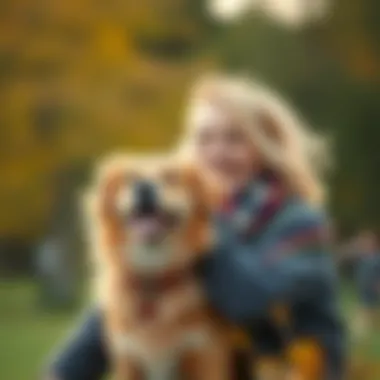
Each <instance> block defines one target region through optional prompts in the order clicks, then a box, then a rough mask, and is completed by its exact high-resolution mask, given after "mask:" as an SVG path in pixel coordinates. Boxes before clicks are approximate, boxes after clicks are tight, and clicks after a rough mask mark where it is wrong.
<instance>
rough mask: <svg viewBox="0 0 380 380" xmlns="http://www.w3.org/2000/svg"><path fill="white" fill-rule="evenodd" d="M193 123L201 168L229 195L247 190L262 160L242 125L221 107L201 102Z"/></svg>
mask: <svg viewBox="0 0 380 380" xmlns="http://www.w3.org/2000/svg"><path fill="white" fill-rule="evenodd" d="M192 123H193V131H192V133H193V135H192V138H193V146H194V155H195V156H196V158H197V160H198V161H199V163H200V165H201V167H202V168H204V169H205V170H207V171H208V173H210V175H212V176H214V177H215V178H216V179H217V180H218V181H219V183H221V184H222V185H223V186H224V187H225V188H226V189H227V190H229V191H232V192H233V191H234V190H236V189H239V188H241V187H244V186H245V185H246V184H247V182H249V181H250V180H251V179H252V176H253V173H254V172H255V171H256V170H257V167H258V166H260V159H259V156H258V152H257V150H256V149H255V147H254V144H253V143H252V138H251V136H249V135H248V133H247V130H246V129H245V128H243V127H242V125H241V121H240V120H238V119H236V118H234V116H233V115H232V113H231V112H228V110H227V109H226V108H223V107H222V106H221V105H218V104H213V103H211V102H206V101H203V102H201V101H199V104H198V105H197V106H195V107H194V110H193V115H192Z"/></svg>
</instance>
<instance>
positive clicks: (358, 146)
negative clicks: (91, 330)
mask: <svg viewBox="0 0 380 380" xmlns="http://www.w3.org/2000/svg"><path fill="white" fill-rule="evenodd" d="M217 68H222V69H224V68H226V69H231V70H234V71H238V72H241V73H251V74H254V75H256V76H258V77H259V78H261V79H262V80H263V81H265V82H267V83H268V84H269V85H272V86H274V87H275V88H277V89H278V90H280V91H281V92H282V93H283V94H284V95H285V96H286V97H288V98H289V99H290V100H291V101H292V102H293V103H294V104H295V105H296V107H297V108H299V109H300V111H301V112H302V114H303V115H304V116H305V118H306V119H307V120H308V121H309V122H310V124H311V125H312V126H314V127H315V128H316V130H318V131H321V132H323V133H325V134H327V135H328V136H329V137H330V138H331V140H332V142H333V153H334V157H335V170H334V171H333V172H332V174H331V176H330V179H329V184H330V209H331V214H332V216H333V221H334V235H335V244H336V248H335V250H336V252H335V254H336V257H337V262H338V264H340V267H341V272H342V290H341V292H342V307H343V310H344V315H345V316H346V317H347V321H348V324H349V325H350V324H351V322H352V320H354V319H355V318H354V315H355V313H356V311H357V309H358V307H359V306H360V297H358V289H357V282H356V280H355V278H356V277H355V273H354V272H355V267H356V265H355V263H356V262H357V257H356V256H357V255H356V253H358V252H360V247H359V245H358V244H359V241H362V242H363V239H362V240H360V239H356V236H357V235H358V233H359V232H360V231H363V230H366V231H371V233H373V234H374V235H376V234H377V233H378V232H380V230H379V227H380V197H379V194H380V179H379V177H378V171H379V168H380V149H379V148H380V2H379V1H378V0H349V1H347V0H335V1H333V0H331V1H329V0H313V1H310V0H230V1H228V0H224V1H223V0H138V1H136V0H75V1H74V0H65V1H62V0H60V1H59V0H2V1H0V183H1V186H0V276H1V281H0V373H1V377H2V378H4V379H11V380H13V379H27V378H28V379H32V378H36V376H37V373H38V371H39V369H40V368H41V365H42V364H43V362H44V360H46V355H47V354H48V353H49V351H50V350H51V348H52V347H53V346H54V345H55V344H56V343H57V342H58V341H59V339H60V338H61V337H62V336H64V335H65V333H66V330H67V328H68V327H69V326H70V325H71V324H72V323H73V318H74V316H75V315H76V314H77V310H78V308H80V306H81V304H82V300H83V298H85V297H84V296H83V293H84V289H85V281H84V278H86V275H85V261H86V252H85V249H84V247H83V244H82V241H81V231H80V215H79V209H78V204H77V203H78V194H79V193H80V190H81V188H82V187H83V186H84V185H85V183H86V180H87V178H88V175H89V173H90V168H91V166H92V163H93V162H94V160H95V159H96V158H98V157H99V156H101V155H103V154H106V153H108V152H110V151H113V150H133V151H137V150H141V151H146V150H150V149H153V150H157V149H161V148H162V149H164V148H166V147H170V146H171V145H172V144H173V143H175V141H176V138H177V136H178V132H179V130H180V127H181V122H182V121H181V118H182V112H183V106H184V103H185V101H186V94H187V91H188V88H189V86H190V85H191V83H192V81H193V80H194V79H195V78H196V77H197V76H198V75H199V74H200V73H203V72H205V71H209V70H213V69H217ZM367 237H368V235H367ZM367 240H368V239H367ZM367 242H368V241H367ZM376 249H377V248H376ZM376 249H375V250H376ZM352 252H353V253H352ZM375 277H376V274H375ZM376 281H377V283H376V284H377V285H376V286H378V289H379V293H380V273H379V271H378V272H377V279H376V278H375V282H376ZM351 351H352V360H351V361H350V365H351V367H352V368H351V370H350V376H351V379H361V380H377V379H379V378H380V360H379V359H380V334H379V332H378V331H377V329H376V328H375V327H372V332H371V334H369V337H368V338H366V339H365V341H364V342H361V343H360V344H353V345H352V348H351Z"/></svg>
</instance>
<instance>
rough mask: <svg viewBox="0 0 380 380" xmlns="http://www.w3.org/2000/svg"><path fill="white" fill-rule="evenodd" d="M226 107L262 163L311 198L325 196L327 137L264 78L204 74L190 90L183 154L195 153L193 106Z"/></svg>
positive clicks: (192, 156)
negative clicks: (312, 127)
mask: <svg viewBox="0 0 380 380" xmlns="http://www.w3.org/2000/svg"><path fill="white" fill-rule="evenodd" d="M205 104H212V105H213V106H216V107H221V108H223V111H224V112H228V113H229V114H230V116H232V117H233V118H234V121H236V123H235V125H237V126H239V127H240V128H245V129H246V131H247V136H249V138H251V139H252V142H253V144H254V146H255V148H256V150H257V151H258V153H259V155H260V156H261V158H262V160H263V162H264V165H265V166H266V167H267V168H268V169H270V170H272V171H274V172H275V173H276V174H277V175H278V176H279V177H280V178H281V179H282V180H283V181H284V183H285V184H286V185H287V186H288V188H289V190H290V192H292V193H294V194H298V195H299V196H301V197H303V198H304V199H305V200H306V201H307V202H309V203H312V204H321V203H323V201H324V198H325V197H324V193H325V192H324V185H323V181H322V178H323V174H324V172H325V169H327V167H328V166H329V161H330V160H329V154H328V153H329V152H328V146H327V142H326V139H324V138H322V137H321V136H319V135H317V134H316V133H315V132H313V131H312V130H311V129H310V128H309V127H308V125H307V124H306V123H305V122H304V121H303V120H302V119H301V118H300V117H299V115H297V113H296V112H295V111H294V110H293V109H292V107H290V106H289V105H288V104H287V103H286V102H285V101H284V100H283V99H282V97H281V96H279V95H278V94H277V93H276V92H275V91H273V90H272V89H269V88H268V87H267V86H265V85H263V84H262V83H260V82H258V81H256V80H253V79H250V78H246V77H235V76H229V75H216V74H214V75H209V76H206V77H204V78H202V79H200V80H199V81H198V82H197V83H196V84H195V86H194V88H193V89H192V92H191V96H190V101H189V104H188V110H187V111H188V112H187V118H186V129H185V133H184V136H183V138H182V141H181V143H180V145H179V153H180V155H181V156H182V157H186V159H189V160H192V159H195V152H194V146H195V137H196V133H197V130H196V128H195V127H196V123H197V121H196V120H195V118H194V117H193V115H194V109H195V107H199V106H204V105H205Z"/></svg>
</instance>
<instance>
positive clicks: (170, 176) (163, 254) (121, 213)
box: [95, 156, 216, 271]
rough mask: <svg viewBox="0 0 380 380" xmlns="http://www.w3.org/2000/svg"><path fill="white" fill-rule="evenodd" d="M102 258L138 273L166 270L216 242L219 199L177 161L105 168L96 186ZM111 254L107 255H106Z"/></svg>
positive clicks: (147, 160)
mask: <svg viewBox="0 0 380 380" xmlns="http://www.w3.org/2000/svg"><path fill="white" fill-rule="evenodd" d="M96 189H97V190H96V191H95V195H96V197H95V198H96V200H97V202H96V203H97V207H96V209H97V214H96V216H95V218H98V219H99V223H98V225H99V227H100V228H99V229H98V231H99V233H100V234H102V236H103V239H105V243H104V245H105V247H106V248H107V249H105V250H104V252H103V253H101V254H105V255H111V256H109V257H108V258H111V259H112V260H113V262H114V263H116V262H118V263H119V264H118V265H128V266H129V267H132V268H134V269H136V270H150V271H153V270H157V271H159V270H164V269H166V268H168V267H170V266H172V265H175V264H176V263H178V262H180V261H181V260H186V259H190V260H191V258H192V257H196V255H197V254H198V252H200V251H202V250H204V249H206V248H207V247H206V246H207V245H208V244H210V242H211V236H212V231H211V224H210V212H211V206H212V203H213V202H214V200H215V196H216V194H215V193H214V191H211V189H210V187H209V186H208V185H206V182H205V181H203V180H202V178H201V176H200V175H199V173H197V171H196V170H194V168H190V167H189V166H187V165H184V164H181V163H179V162H177V161H176V159H175V158H174V157H170V156H151V157H135V158H132V157H122V158H120V157H119V158H118V159H113V160H110V161H109V162H107V163H106V164H105V165H102V168H101V169H100V175H99V179H98V185H97V186H96ZM106 251H108V252H106Z"/></svg>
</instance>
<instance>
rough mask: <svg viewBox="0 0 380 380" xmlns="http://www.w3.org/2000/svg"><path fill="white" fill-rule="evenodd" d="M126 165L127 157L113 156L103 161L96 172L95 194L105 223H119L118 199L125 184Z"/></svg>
mask: <svg viewBox="0 0 380 380" xmlns="http://www.w3.org/2000/svg"><path fill="white" fill-rule="evenodd" d="M125 163H126V159H125V156H121V155H117V156H115V155H113V156H110V157H107V158H106V159H104V160H102V161H101V162H100V163H99V164H98V166H97V168H96V170H95V181H94V182H95V185H94V190H93V192H94V193H95V194H96V198H97V210H98V215H99V217H100V218H101V219H102V220H103V221H106V222H111V223H115V222H116V221H117V210H116V197H117V193H118V190H119V189H120V186H121V185H122V182H123V175H124V172H125Z"/></svg>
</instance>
